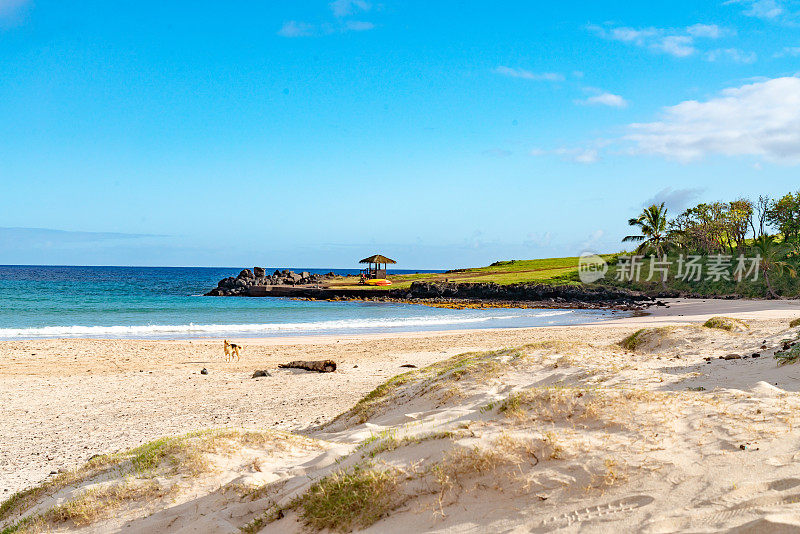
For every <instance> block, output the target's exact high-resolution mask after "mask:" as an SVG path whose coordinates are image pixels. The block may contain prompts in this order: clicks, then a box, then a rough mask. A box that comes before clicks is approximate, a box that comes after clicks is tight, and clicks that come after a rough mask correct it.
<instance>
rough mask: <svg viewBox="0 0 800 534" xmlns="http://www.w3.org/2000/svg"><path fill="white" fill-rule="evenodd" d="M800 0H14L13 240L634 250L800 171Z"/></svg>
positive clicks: (109, 252)
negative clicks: (644, 223)
mask: <svg viewBox="0 0 800 534" xmlns="http://www.w3.org/2000/svg"><path fill="white" fill-rule="evenodd" d="M799 72H800V3H798V2H789V1H780V0H741V1H727V2H725V1H686V2H680V1H677V2H676V1H670V2H655V3H646V4H645V3H631V2H571V1H564V2H558V3H556V2H506V3H503V4H499V3H496V2H463V1H459V2H455V1H453V2H448V1H440V2H421V1H420V2H411V1H408V2H390V1H385V2H378V1H372V0H336V1H334V2H329V1H328V2H325V1H321V2H315V1H306V2H256V1H252V2H204V1H194V2H148V1H143V0H139V1H137V2H124V1H120V2H100V1H96V2H93V1H85V2H80V3H78V4H77V5H76V4H75V3H69V2H56V1H48V0H29V1H25V0H0V139H2V141H1V142H0V184H2V193H3V203H2V205H3V208H2V211H0V244H2V245H3V246H2V247H0V263H13V264H19V263H37V264H38V263H43V264H90V265H91V264H110V265H215V266H216V265H230V266H238V265H252V264H264V265H270V266H284V265H287V266H289V265H291V266H307V267H351V266H353V265H354V264H355V261H356V260H357V259H359V258H361V257H363V256H366V255H368V254H372V253H375V252H380V253H383V254H386V255H388V256H391V257H396V259H397V260H398V261H399V265H398V267H399V268H411V269H414V268H449V267H462V266H468V265H478V264H486V263H489V262H491V261H495V260H498V259H510V258H534V257H548V256H561V255H577V254H579V253H580V252H582V251H584V250H593V251H602V252H609V251H616V250H620V249H621V248H622V245H621V243H620V242H619V240H620V238H621V237H622V236H623V235H625V234H626V233H627V230H628V228H627V226H626V221H627V219H628V218H629V217H631V216H633V215H635V214H636V213H637V212H638V211H639V210H640V209H641V207H642V205H643V204H645V203H647V202H651V201H661V200H666V201H667V203H668V205H670V206H671V207H672V209H673V214H676V213H675V212H676V211H677V210H679V209H681V208H683V207H685V206H686V205H687V204H688V203H690V202H697V201H701V200H730V199H733V198H736V197H739V196H746V197H757V196H758V195H759V194H769V195H772V196H776V195H780V194H784V193H786V192H788V191H790V190H796V189H797V187H798V185H797V184H798V179H797V177H798V167H797V164H798V163H800V78H797V77H796V76H797V75H798V73H799Z"/></svg>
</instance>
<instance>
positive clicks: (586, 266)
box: [578, 252, 608, 284]
mask: <svg viewBox="0 0 800 534" xmlns="http://www.w3.org/2000/svg"><path fill="white" fill-rule="evenodd" d="M607 272H608V263H606V260H604V259H603V258H601V257H600V256H598V255H597V254H592V253H591V252H584V253H583V254H581V257H580V258H579V259H578V278H580V279H581V282H583V283H584V284H591V283H592V282H597V281H598V280H600V279H601V278H603V277H604V276H605V275H606V273H607Z"/></svg>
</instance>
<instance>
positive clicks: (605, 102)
mask: <svg viewBox="0 0 800 534" xmlns="http://www.w3.org/2000/svg"><path fill="white" fill-rule="evenodd" d="M575 102H576V103H577V104H584V105H599V106H610V107H613V108H624V107H626V106H627V105H628V101H627V100H625V99H624V98H622V97H621V96H620V95H615V94H613V93H605V92H604V93H600V94H598V95H594V96H590V97H589V98H585V99H583V100H576V101H575Z"/></svg>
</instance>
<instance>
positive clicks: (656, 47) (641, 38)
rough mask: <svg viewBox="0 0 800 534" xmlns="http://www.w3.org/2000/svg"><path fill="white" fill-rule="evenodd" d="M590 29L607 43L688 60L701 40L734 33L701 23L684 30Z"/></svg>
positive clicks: (595, 26)
mask: <svg viewBox="0 0 800 534" xmlns="http://www.w3.org/2000/svg"><path fill="white" fill-rule="evenodd" d="M588 29H589V30H590V31H592V32H594V33H595V34H597V35H599V36H600V37H603V38H604V39H610V40H612V41H620V42H623V43H627V44H632V45H635V46H639V47H642V48H647V49H649V50H653V51H655V52H663V53H665V54H669V55H672V56H675V57H688V56H691V55H694V54H695V53H697V51H698V50H697V46H696V45H697V40H698V39H719V38H720V37H723V36H725V35H730V34H732V33H733V32H732V31H730V30H727V29H724V28H720V27H719V26H717V25H716V24H699V23H698V24H693V25H692V26H687V27H685V28H680V29H673V28H654V27H649V28H629V27H626V26H617V27H613V26H610V25H603V26H598V25H590V26H588Z"/></svg>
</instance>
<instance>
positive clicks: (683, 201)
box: [642, 187, 705, 212]
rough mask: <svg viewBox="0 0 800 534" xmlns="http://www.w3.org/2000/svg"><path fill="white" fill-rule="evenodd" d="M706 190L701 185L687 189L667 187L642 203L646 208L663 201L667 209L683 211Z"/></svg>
mask: <svg viewBox="0 0 800 534" xmlns="http://www.w3.org/2000/svg"><path fill="white" fill-rule="evenodd" d="M704 192H705V189H703V188H699V187H689V188H686V189H673V188H671V187H665V188H664V189H662V190H661V191H659V192H658V193H656V194H655V195H653V196H652V197H650V198H648V199H647V200H645V201H644V202H643V203H642V207H643V208H646V207H648V206H652V205H653V204H655V205H659V204H661V203H662V202H663V203H664V206H666V207H667V209H669V210H671V211H678V212H680V211H683V210H685V209H686V208H688V207H689V206H690V205H691V204H693V203H694V201H695V200H697V198H698V197H700V195H701V194H703V193H704Z"/></svg>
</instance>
